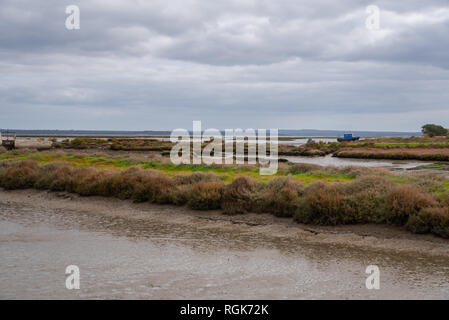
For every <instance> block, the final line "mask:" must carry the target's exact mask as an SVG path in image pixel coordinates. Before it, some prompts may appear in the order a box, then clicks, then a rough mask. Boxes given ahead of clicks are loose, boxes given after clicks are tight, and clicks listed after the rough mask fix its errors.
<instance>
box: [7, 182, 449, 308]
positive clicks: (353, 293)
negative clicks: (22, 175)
mask: <svg viewBox="0 0 449 320" xmlns="http://www.w3.org/2000/svg"><path fill="white" fill-rule="evenodd" d="M0 257H1V260H2V264H1V267H0V297H1V298H8V299H14V298H40V299H46V298H69V299H71V298H73V299H78V298H118V299H121V298H142V299H147V298H154V299H160V298H166V299H176V298H178V299H184V298H212V299H221V298H229V299H231V298H234V299H235V298H239V299H242V298H243V299H301V298H312V299H315V298H316V299H319V298H337V299H348V298H364V299H372V298H376V299H390V298H417V299H419V298H439V299H448V298H449V281H448V279H449V241H448V240H444V239H440V238H436V237H434V236H431V235H425V236H420V235H413V234H410V233H408V232H406V231H402V230H401V229H398V228H394V227H385V226H376V225H358V226H339V227H313V226H307V225H298V224H296V223H294V222H292V221H291V220H290V219H282V218H276V217H273V216H271V215H267V214H245V215H236V216H223V215H222V214H221V212H220V211H204V212H199V211H193V210H190V209H187V208H184V207H181V208H180V207H174V206H167V205H164V206H159V205H154V204H149V203H140V204H136V203H132V202H130V201H121V200H117V199H110V198H101V197H89V198H83V197H78V196H76V195H72V194H67V193H48V192H42V191H35V190H22V191H7V192H5V191H1V192H0ZM70 264H75V265H78V266H79V267H80V270H81V279H82V280H81V290H75V291H69V290H67V289H65V286H64V279H65V278H64V277H65V275H64V270H65V267H66V266H67V265H70ZM371 264H375V265H378V266H379V268H380V270H381V289H380V290H368V289H366V287H365V280H366V277H367V275H366V274H365V269H366V267H367V266H368V265H371Z"/></svg>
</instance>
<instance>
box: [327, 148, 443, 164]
mask: <svg viewBox="0 0 449 320" xmlns="http://www.w3.org/2000/svg"><path fill="white" fill-rule="evenodd" d="M334 156H336V157H339V158H359V159H388V160H423V161H449V148H436V149H435V148H421V147H414V148H402V147H401V148H356V147H351V148H343V149H341V150H339V151H337V152H335V154H334Z"/></svg>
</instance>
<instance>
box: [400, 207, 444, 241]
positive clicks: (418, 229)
mask: <svg viewBox="0 0 449 320" xmlns="http://www.w3.org/2000/svg"><path fill="white" fill-rule="evenodd" d="M406 227H407V229H408V230H410V231H411V232H414V233H429V232H431V233H433V234H435V235H438V236H440V237H443V238H449V207H445V208H424V209H422V210H421V211H420V212H419V213H418V214H416V215H412V216H410V217H409V219H408V221H407V225H406Z"/></svg>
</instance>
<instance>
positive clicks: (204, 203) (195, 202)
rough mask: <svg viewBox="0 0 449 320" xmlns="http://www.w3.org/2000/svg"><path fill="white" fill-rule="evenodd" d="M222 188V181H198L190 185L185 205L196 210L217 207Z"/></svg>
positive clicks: (219, 205) (220, 198)
mask: <svg viewBox="0 0 449 320" xmlns="http://www.w3.org/2000/svg"><path fill="white" fill-rule="evenodd" d="M223 190H224V183H223V182H222V181H200V182H198V183H197V184H195V185H194V186H193V187H192V189H191V192H190V194H189V200H188V202H187V205H188V206H189V207H190V208H192V209H197V210H212V209H219V208H220V207H221V200H222V197H223Z"/></svg>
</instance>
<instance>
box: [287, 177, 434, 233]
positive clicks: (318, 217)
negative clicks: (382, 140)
mask: <svg viewBox="0 0 449 320" xmlns="http://www.w3.org/2000/svg"><path fill="white" fill-rule="evenodd" d="M436 205H437V201H436V200H435V199H434V197H432V196H431V195H430V194H428V193H426V192H425V191H423V190H420V189H418V188H417V187H415V186H412V185H395V184H394V183H393V182H391V181H390V180H388V179H386V178H384V177H381V176H362V177H360V178H357V179H355V180H353V181H351V182H349V183H336V184H332V185H327V184H324V183H322V182H317V183H314V184H311V185H310V186H309V187H307V188H306V190H305V193H304V196H303V197H301V198H300V201H299V205H298V209H297V211H296V213H295V220H297V221H298V222H302V223H314V224H321V225H336V224H354V223H388V224H395V225H404V224H405V223H406V222H407V220H408V218H409V217H410V216H413V215H416V214H418V213H419V212H420V210H421V209H423V208H428V207H433V206H436Z"/></svg>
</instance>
